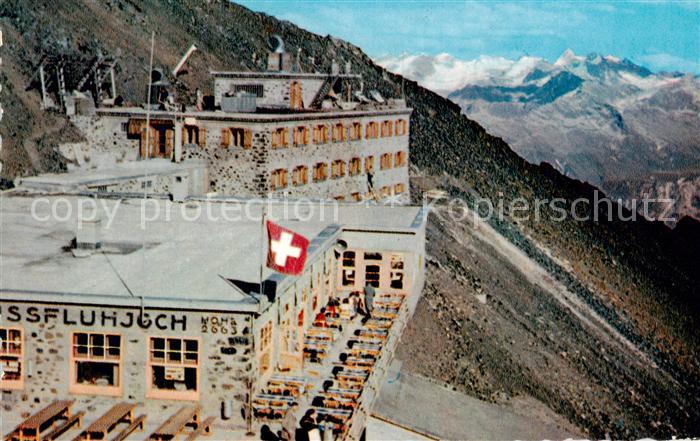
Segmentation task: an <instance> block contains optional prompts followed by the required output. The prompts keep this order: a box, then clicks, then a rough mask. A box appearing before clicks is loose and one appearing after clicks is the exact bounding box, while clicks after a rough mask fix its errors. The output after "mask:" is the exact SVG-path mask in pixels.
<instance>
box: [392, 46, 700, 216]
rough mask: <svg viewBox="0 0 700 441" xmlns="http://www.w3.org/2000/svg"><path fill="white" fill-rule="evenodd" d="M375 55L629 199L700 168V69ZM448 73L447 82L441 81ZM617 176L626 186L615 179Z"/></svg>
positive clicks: (610, 60) (544, 156)
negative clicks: (648, 184) (697, 72)
mask: <svg viewBox="0 0 700 441" xmlns="http://www.w3.org/2000/svg"><path fill="white" fill-rule="evenodd" d="M378 62H379V63H381V64H383V65H384V66H386V67H387V68H389V69H390V70H391V69H394V70H395V71H396V72H397V73H405V74H406V75H408V76H410V77H412V78H414V79H417V80H419V82H421V83H423V84H425V85H427V86H429V87H434V88H436V89H437V90H438V91H441V92H442V93H443V94H444V95H445V96H447V97H448V98H449V99H451V100H453V101H454V102H456V103H458V104H459V105H460V106H461V107H462V109H463V111H464V113H465V114H466V115H468V116H469V117H470V118H473V119H474V120H476V121H478V122H479V123H480V124H483V125H484V127H485V128H486V129H487V130H488V131H489V132H490V133H493V134H495V135H497V136H502V137H503V138H504V139H505V140H506V142H508V144H509V145H510V146H511V147H513V149H515V151H516V152H518V153H519V154H520V155H522V156H523V157H525V158H526V159H528V160H529V161H530V162H534V163H536V164H537V163H539V162H541V161H546V162H549V163H550V164H552V165H553V166H555V167H556V168H557V169H558V170H559V171H560V172H562V173H564V174H566V175H567V176H571V177H574V178H577V179H581V180H584V181H587V182H589V183H591V184H593V185H597V186H601V187H602V188H603V189H604V190H606V191H610V192H613V190H614V193H615V195H616V196H617V197H621V198H623V199H625V200H631V199H633V198H635V197H638V196H639V191H637V190H638V189H636V188H635V187H636V185H637V183H638V182H639V181H644V180H649V179H651V180H653V181H658V176H659V175H663V174H667V173H673V172H677V171H684V172H687V171H688V170H691V171H693V172H694V173H695V174H697V173H698V170H700V141H699V140H700V79H698V77H697V76H694V75H691V74H688V75H683V74H679V73H659V74H655V73H652V72H651V71H649V70H648V69H646V68H644V67H642V66H638V65H636V64H634V63H633V62H631V61H629V60H620V59H617V58H615V57H611V56H606V57H603V56H601V55H598V54H590V55H588V56H585V57H583V56H578V55H576V54H574V53H573V52H571V51H566V52H565V53H564V54H563V55H562V56H561V57H560V58H559V59H558V60H557V61H556V62H555V63H553V64H550V63H548V62H547V61H545V60H543V59H539V58H534V57H523V58H521V59H520V60H517V61H509V60H505V59H499V58H489V57H483V58H482V59H479V60H475V61H471V62H465V61H460V60H455V59H453V58H450V57H448V56H446V55H439V56H436V57H428V56H408V55H407V56H404V57H402V58H398V59H396V58H384V59H381V60H378ZM446 75H449V78H450V81H449V82H447V83H445V82H441V77H442V76H446ZM449 87H452V89H449ZM653 175H656V177H655V176H653ZM647 178H649V179H647ZM612 181H615V182H616V183H618V184H619V185H618V184H615V185H614V186H612V185H611V186H609V185H608V183H611V182H612ZM624 181H629V182H628V183H627V184H625V183H624ZM669 184H671V183H669ZM666 187H668V188H670V189H672V190H675V189H676V186H674V185H670V186H666ZM686 188H687V186H686ZM697 194H698V193H696V195H697ZM670 195H671V196H672V197H674V198H683V197H684V195H683V193H681V192H671V193H670ZM657 208H658V207H657ZM676 208H677V209H676V210H674V211H676V212H677V213H678V214H680V216H681V217H682V216H683V215H697V211H696V210H693V209H692V208H691V207H688V206H687V204H685V203H683V202H682V201H680V202H679V203H677V204H676ZM661 213H662V210H661V209H655V210H654V211H652V212H651V213H650V215H653V216H658V215H660V214H661ZM678 219H680V217H677V218H676V220H678Z"/></svg>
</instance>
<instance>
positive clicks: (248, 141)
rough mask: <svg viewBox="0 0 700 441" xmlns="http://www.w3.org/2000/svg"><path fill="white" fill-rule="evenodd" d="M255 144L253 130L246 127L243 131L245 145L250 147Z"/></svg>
mask: <svg viewBox="0 0 700 441" xmlns="http://www.w3.org/2000/svg"><path fill="white" fill-rule="evenodd" d="M252 146H253V131H252V130H250V129H245V132H243V147H244V148H246V149H249V148H251V147H252Z"/></svg>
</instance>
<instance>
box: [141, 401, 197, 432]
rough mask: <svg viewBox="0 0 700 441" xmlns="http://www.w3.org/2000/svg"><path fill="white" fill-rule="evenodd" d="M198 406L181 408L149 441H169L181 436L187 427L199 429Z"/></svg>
mask: <svg viewBox="0 0 700 441" xmlns="http://www.w3.org/2000/svg"><path fill="white" fill-rule="evenodd" d="M199 412H200V406H199V405H198V404H197V405H194V406H183V407H181V408H180V409H179V410H178V411H177V412H175V413H174V414H172V415H171V416H170V418H168V419H167V420H165V422H164V423H163V424H161V425H160V427H158V429H156V431H155V432H153V433H152V434H151V436H150V437H149V439H151V440H171V439H174V438H176V437H177V436H178V435H179V434H181V433H182V432H183V431H184V430H185V428H186V427H187V426H192V427H193V428H194V429H195V430H197V429H199V422H200V418H199Z"/></svg>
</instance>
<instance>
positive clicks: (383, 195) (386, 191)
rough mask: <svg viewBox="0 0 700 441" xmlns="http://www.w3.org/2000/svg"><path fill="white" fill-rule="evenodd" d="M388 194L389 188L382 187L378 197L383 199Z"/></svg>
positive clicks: (389, 192)
mask: <svg viewBox="0 0 700 441" xmlns="http://www.w3.org/2000/svg"><path fill="white" fill-rule="evenodd" d="M390 194H391V187H388V186H384V187H382V188H380V189H379V196H380V197H383V198H385V197H387V196H389V195H390Z"/></svg>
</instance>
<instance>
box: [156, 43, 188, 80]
mask: <svg viewBox="0 0 700 441" xmlns="http://www.w3.org/2000/svg"><path fill="white" fill-rule="evenodd" d="M196 50H197V46H195V45H194V44H193V45H192V46H190V48H189V49H187V52H185V55H183V56H182V58H180V61H179V62H178V63H177V65H176V66H175V69H173V76H174V77H176V78H177V74H178V73H180V70H181V69H182V67H183V66H184V65H185V63H186V62H187V60H188V59H189V58H190V55H192V53H193V52H194V51H196ZM152 59H153V53H152V52H151V60H152ZM151 64H153V63H152V62H151ZM151 68H152V67H151Z"/></svg>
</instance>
